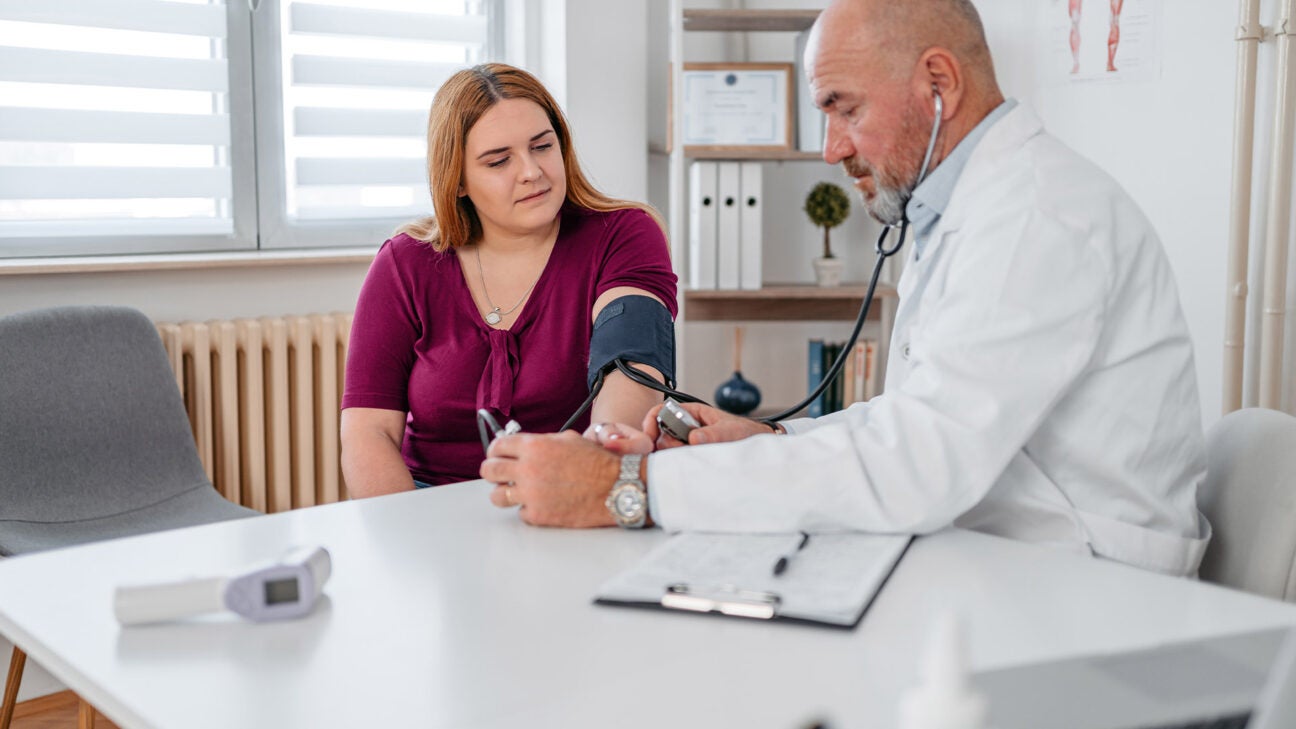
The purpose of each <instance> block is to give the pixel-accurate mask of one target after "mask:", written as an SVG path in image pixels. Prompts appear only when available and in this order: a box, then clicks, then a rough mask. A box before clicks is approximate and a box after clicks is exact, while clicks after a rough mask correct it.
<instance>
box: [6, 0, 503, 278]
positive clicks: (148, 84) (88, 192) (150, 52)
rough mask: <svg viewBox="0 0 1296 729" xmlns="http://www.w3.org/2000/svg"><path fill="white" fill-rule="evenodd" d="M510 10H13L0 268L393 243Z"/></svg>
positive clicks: (341, 0) (496, 47) (283, 5)
mask: <svg viewBox="0 0 1296 729" xmlns="http://www.w3.org/2000/svg"><path fill="white" fill-rule="evenodd" d="M504 1H505V0H468V1H466V2H465V0H312V1H311V2H299V1H298V0H259V2H258V0H228V2H225V1H222V0H42V1H41V2H38V3H3V4H0V256H11V257H16V256H55V255H73V254H96V253H145V252H180V251H194V250H250V249H256V248H263V249H264V248H285V247H319V246H329V245H369V244H372V243H374V242H376V241H379V240H382V238H383V237H386V236H387V235H388V234H390V232H391V231H392V229H393V228H394V227H395V226H396V225H398V224H399V223H400V222H402V221H404V220H408V219H410V218H412V217H415V216H418V215H423V214H427V213H428V212H429V211H430V210H431V202H430V201H429V199H428V192H427V179H426V175H427V173H426V171H425V169H424V166H425V165H424V154H425V144H426V142H425V133H426V124H427V108H428V105H429V103H430V101H431V98H432V95H433V93H435V91H436V89H437V88H438V87H439V86H440V84H441V83H442V82H443V81H444V80H445V78H446V77H447V76H449V75H450V74H451V73H453V72H454V71H455V70H456V69H458V68H461V67H463V66H465V65H471V64H474V63H480V62H482V61H484V60H486V59H489V58H493V57H505V56H508V55H513V56H516V55H517V54H516V52H515V53H513V54H506V53H505V50H506V49H505V47H504V46H505V44H504V41H503V39H504V38H505V37H511V36H506V31H505V29H504V24H503V13H502V7H503V5H504ZM514 32H515V31H514Z"/></svg>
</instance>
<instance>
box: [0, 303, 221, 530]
mask: <svg viewBox="0 0 1296 729" xmlns="http://www.w3.org/2000/svg"><path fill="white" fill-rule="evenodd" d="M190 433H191V432H190V429H189V423H188V419H187V416H186V414H185V409H184V403H183V402H182V401H181V399H180V392H179V388H177V387H176V382H175V376H174V374H173V373H172V371H171V368H170V366H169V364H168V362H167V358H166V352H165V351H164V350H163V348H162V341H161V339H160V338H159V337H158V334H157V330H156V329H155V328H154V326H153V323H152V322H151V321H149V319H148V318H147V317H145V316H144V315H143V314H142V313H140V312H138V311H136V310H134V309H128V308H121V307H67V308H57V309H42V310H38V311H31V312H26V313H22V314H14V315H11V316H7V317H4V318H0V522H3V521H9V520H13V521H27V522H32V521H34V522H53V521H58V522H69V521H77V520H88V519H96V518H99V517H105V516H110V515H119V514H122V513H126V512H129V511H131V510H136V509H141V508H143V507H147V506H151V505H154V504H158V503H159V502H162V501H164V500H166V499H169V498H172V497H175V496H178V495H179V494H181V493H183V492H185V491H188V490H192V489H194V488H195V486H197V485H204V484H205V485H207V486H209V487H210V481H209V480H208V479H207V476H206V474H205V473H204V471H203V467H202V463H201V461H200V460H199V458H198V452H197V449H196V447H195V446H194V442H193V438H192V435H191V434H190Z"/></svg>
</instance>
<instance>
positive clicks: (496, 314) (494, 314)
mask: <svg viewBox="0 0 1296 729" xmlns="http://www.w3.org/2000/svg"><path fill="white" fill-rule="evenodd" d="M501 318H502V317H501V316H500V310H499V307H498V306H497V307H495V308H494V309H491V311H490V313H488V314H487V315H486V323H487V324H490V325H491V326H495V325H496V324H499V323H500V319H501Z"/></svg>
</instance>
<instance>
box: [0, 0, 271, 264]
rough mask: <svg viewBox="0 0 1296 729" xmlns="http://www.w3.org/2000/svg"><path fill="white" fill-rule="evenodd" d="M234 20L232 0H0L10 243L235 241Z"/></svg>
mask: <svg viewBox="0 0 1296 729" xmlns="http://www.w3.org/2000/svg"><path fill="white" fill-rule="evenodd" d="M227 25H228V24H227V11H226V7H225V4H224V2H222V1H221V0H211V1H209V0H189V1H184V0H41V2H24V1H22V0H0V252H4V253H9V254H16V255H56V254H58V253H66V252H74V253H79V252H96V251H98V250H100V246H99V245H96V243H95V241H96V240H100V239H112V240H113V242H112V243H111V244H108V243H104V244H103V245H104V246H110V247H111V252H122V251H124V250H125V251H131V250H134V251H144V250H150V249H151V245H150V244H149V243H148V240H149V239H150V238H151V237H153V238H155V237H158V236H165V237H167V238H168V239H169V240H168V241H167V243H166V244H165V247H166V248H168V249H175V248H177V245H176V237H177V236H191V237H196V238H201V239H202V241H203V242H202V243H201V246H202V247H211V246H212V245H213V241H217V240H224V241H226V242H227V244H226V246H225V247H231V246H230V245H229V243H228V242H229V241H231V240H232V239H233V236H234V235H235V222H234V217H235V205H234V200H233V198H234V195H233V189H234V182H233V177H232V158H233V156H232V154H231V136H232V135H231V115H230V67H229V61H228V60H227V48H228V27H227ZM248 174H249V175H250V174H251V172H250V170H249V172H248ZM249 222H252V221H249ZM124 240H133V241H136V242H137V244H135V245H130V244H123V241H124ZM69 244H70V247H69ZM180 247H184V246H183V245H181V246H180Z"/></svg>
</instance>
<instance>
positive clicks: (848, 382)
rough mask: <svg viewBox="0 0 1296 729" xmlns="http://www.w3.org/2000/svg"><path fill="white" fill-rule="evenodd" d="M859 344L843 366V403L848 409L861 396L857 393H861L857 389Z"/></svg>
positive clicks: (852, 350)
mask: <svg viewBox="0 0 1296 729" xmlns="http://www.w3.org/2000/svg"><path fill="white" fill-rule="evenodd" d="M859 344H860V343H859V342H856V343H855V347H854V348H853V349H851V355H850V356H849V357H847V358H846V362H845V364H843V365H842V373H841V380H842V402H843V403H845V404H846V406H847V407H850V404H851V403H853V402H855V401H856V400H857V399H858V397H859V395H858V394H857V393H859V392H860V391H859V390H857V389H856V387H855V351H856V350H858V349H859Z"/></svg>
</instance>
